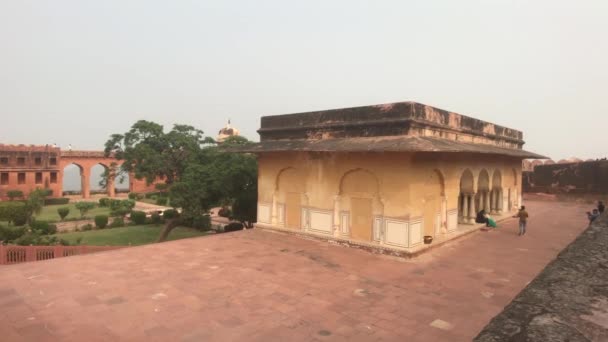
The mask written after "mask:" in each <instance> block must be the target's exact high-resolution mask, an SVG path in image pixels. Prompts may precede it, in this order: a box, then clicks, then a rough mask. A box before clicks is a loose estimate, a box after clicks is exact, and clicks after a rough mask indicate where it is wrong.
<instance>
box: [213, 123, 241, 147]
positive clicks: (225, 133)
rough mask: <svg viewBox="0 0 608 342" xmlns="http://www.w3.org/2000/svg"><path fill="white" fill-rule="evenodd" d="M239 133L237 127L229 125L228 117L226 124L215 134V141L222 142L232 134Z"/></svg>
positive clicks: (236, 134)
mask: <svg viewBox="0 0 608 342" xmlns="http://www.w3.org/2000/svg"><path fill="white" fill-rule="evenodd" d="M238 135H240V132H239V130H238V129H236V128H234V127H232V126H230V119H228V123H227V124H226V126H225V127H224V128H222V129H220V131H219V132H218V134H217V139H216V140H217V142H220V143H221V142H223V141H224V140H226V139H228V138H229V137H232V136H238Z"/></svg>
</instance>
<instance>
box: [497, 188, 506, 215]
mask: <svg viewBox="0 0 608 342" xmlns="http://www.w3.org/2000/svg"><path fill="white" fill-rule="evenodd" d="M497 197H498V198H497V201H496V213H497V214H499V215H500V214H502V207H503V204H504V203H503V202H504V193H503V192H502V188H500V189H498V196H497Z"/></svg>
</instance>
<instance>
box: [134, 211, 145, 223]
mask: <svg viewBox="0 0 608 342" xmlns="http://www.w3.org/2000/svg"><path fill="white" fill-rule="evenodd" d="M131 221H132V222H133V223H135V224H144V223H146V213H145V212H143V211H137V210H134V211H132V212H131Z"/></svg>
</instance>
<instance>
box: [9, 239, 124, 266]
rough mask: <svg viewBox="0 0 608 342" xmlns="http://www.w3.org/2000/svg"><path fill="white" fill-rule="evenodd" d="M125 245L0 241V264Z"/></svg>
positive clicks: (61, 256) (108, 249) (50, 257)
mask: <svg viewBox="0 0 608 342" xmlns="http://www.w3.org/2000/svg"><path fill="white" fill-rule="evenodd" d="M124 247H125V246H61V245H57V246H16V245H3V244H2V243H0V265H10V264H18V263H21V262H29V261H40V260H48V259H55V258H63V257H68V256H72V255H81V254H89V253H95V252H102V251H110V250H113V249H119V248H124Z"/></svg>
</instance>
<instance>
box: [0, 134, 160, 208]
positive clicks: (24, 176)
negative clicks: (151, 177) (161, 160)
mask: <svg viewBox="0 0 608 342" xmlns="http://www.w3.org/2000/svg"><path fill="white" fill-rule="evenodd" d="M53 146H56V145H55V144H53V145H52V146H49V145H46V146H36V145H4V144H0V200H4V199H7V198H8V196H7V192H8V191H11V190H20V191H22V192H23V194H24V195H25V196H27V195H28V194H29V193H30V192H31V191H33V190H35V189H36V188H41V189H49V190H51V191H52V193H51V195H50V197H61V196H63V174H64V169H65V168H66V167H67V166H68V165H76V166H77V167H78V168H79V170H80V181H81V194H82V197H83V198H89V197H90V195H91V190H90V184H91V170H92V169H93V167H94V166H96V165H102V166H103V167H104V168H106V169H108V168H110V167H113V164H116V166H118V165H119V164H120V161H118V160H116V159H115V158H114V157H113V156H106V155H105V153H104V152H103V151H73V150H68V151H61V149H60V148H59V147H53ZM114 180H115V179H114V177H110V179H108V186H106V191H107V196H108V197H114V196H115V195H116V192H115V190H116V189H115V183H114ZM161 182H162V180H157V181H155V182H154V183H153V184H147V182H146V180H144V179H142V180H138V179H135V177H134V176H133V175H129V191H130V192H138V193H145V192H153V191H156V190H155V184H156V183H161Z"/></svg>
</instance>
